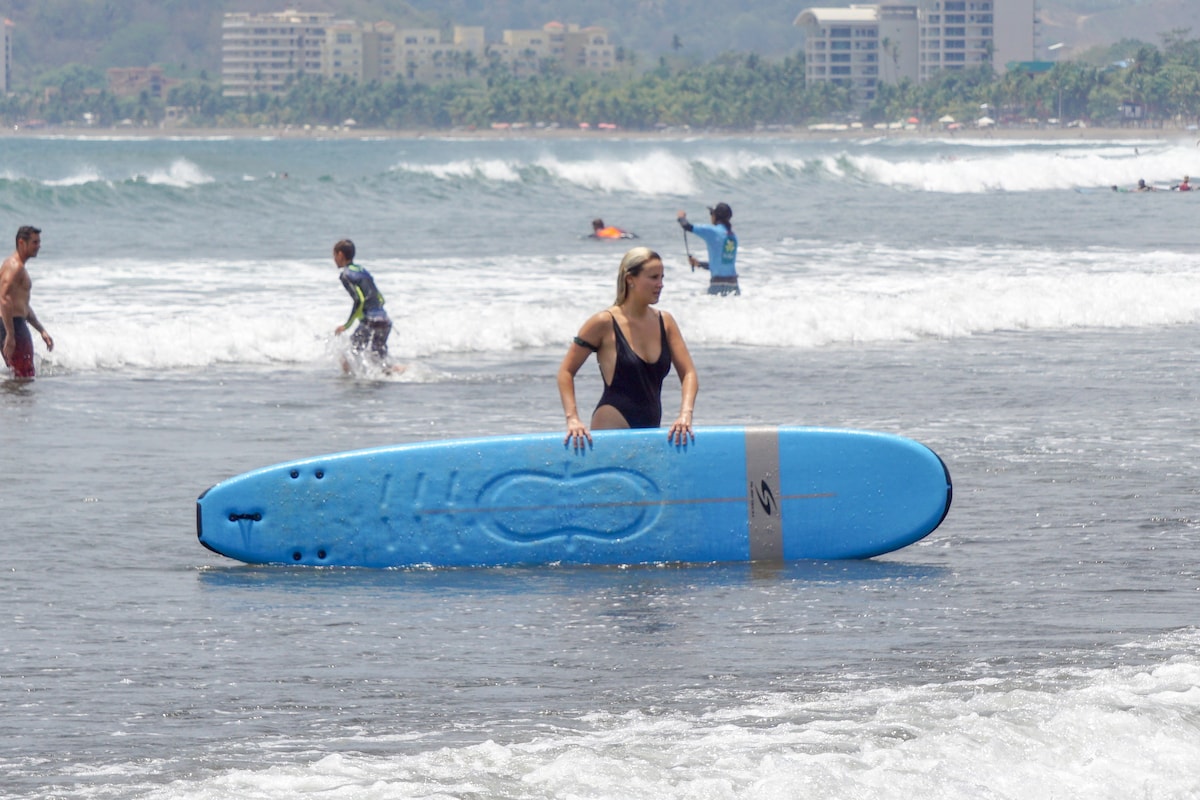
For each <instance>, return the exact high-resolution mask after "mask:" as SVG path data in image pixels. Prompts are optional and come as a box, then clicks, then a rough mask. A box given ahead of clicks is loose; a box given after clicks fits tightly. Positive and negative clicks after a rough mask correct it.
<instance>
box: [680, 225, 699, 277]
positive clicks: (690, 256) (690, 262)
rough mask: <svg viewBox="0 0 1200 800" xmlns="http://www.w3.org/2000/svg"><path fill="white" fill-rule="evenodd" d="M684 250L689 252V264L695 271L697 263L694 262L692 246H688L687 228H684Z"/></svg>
mask: <svg viewBox="0 0 1200 800" xmlns="http://www.w3.org/2000/svg"><path fill="white" fill-rule="evenodd" d="M683 251H684V252H685V253H687V257H688V265H689V266H691V268H692V272H695V271H696V265H695V264H693V263H692V248H690V247H689V246H688V238H687V228H684V229H683Z"/></svg>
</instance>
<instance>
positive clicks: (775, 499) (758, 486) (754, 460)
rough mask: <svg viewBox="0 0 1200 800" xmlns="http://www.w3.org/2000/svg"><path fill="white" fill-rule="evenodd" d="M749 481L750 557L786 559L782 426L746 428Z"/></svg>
mask: <svg viewBox="0 0 1200 800" xmlns="http://www.w3.org/2000/svg"><path fill="white" fill-rule="evenodd" d="M746 483H747V487H746V491H747V492H748V497H747V500H748V502H747V503H746V505H747V513H748V514H749V525H750V560H751V561H782V560H783V506H782V505H781V504H780V500H781V499H782V495H781V494H780V487H779V429H778V428H746Z"/></svg>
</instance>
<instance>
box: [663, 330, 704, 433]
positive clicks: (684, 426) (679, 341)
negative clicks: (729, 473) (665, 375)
mask: <svg viewBox="0 0 1200 800" xmlns="http://www.w3.org/2000/svg"><path fill="white" fill-rule="evenodd" d="M663 321H664V323H665V324H666V328H667V344H668V345H669V346H670V348H671V364H672V365H673V366H674V367H675V372H676V373H678V375H679V395H680V401H679V416H678V417H676V418H675V422H674V423H672V425H671V430H669V431H668V432H667V440H668V441H673V442H675V444H677V445H682V444H687V443H688V439H689V438H690V439H691V440H692V441H695V440H696V434H695V432H694V431H693V430H692V410H693V409H694V408H695V407H696V395H697V394H698V393H699V392H700V378H699V377H698V376H697V375H696V365H695V364H694V363H692V354H691V353H689V352H688V347H687V342H685V341H684V340H683V334H682V333H680V331H679V326H678V325H677V324H675V318H674V317H672V316H671V315H670V314H668V313H667V312H665V311H664V312H663Z"/></svg>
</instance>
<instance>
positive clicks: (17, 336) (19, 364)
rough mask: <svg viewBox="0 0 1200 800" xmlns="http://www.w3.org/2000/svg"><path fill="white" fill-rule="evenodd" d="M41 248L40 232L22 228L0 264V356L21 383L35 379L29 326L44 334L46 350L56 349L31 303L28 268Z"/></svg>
mask: <svg viewBox="0 0 1200 800" xmlns="http://www.w3.org/2000/svg"><path fill="white" fill-rule="evenodd" d="M41 248H42V232H41V230H40V229H38V228H35V227H33V226H32V225H23V226H21V227H20V228H19V229H18V230H17V249H16V251H15V252H14V253H13V254H12V255H11V256H9V257H8V258H6V259H4V263H3V264H0V317H2V318H3V321H4V324H3V326H0V353H3V355H4V363H5V364H6V365H8V366H9V367H11V368H12V371H13V375H14V376H15V377H17V378H21V379H22V380H28V379H32V378H33V376H34V368H33V337H32V336H30V335H29V326H33V329H34V330H35V331H37V332H38V333H39V334H41V336H42V341H43V342H44V343H45V345H46V349H47V350H53V349H54V340H53V339H52V338H50V334H48V333H46V329H45V328H43V327H42V323H41V322H39V321H38V318H37V314H35V313H33V306H32V305H30V303H29V295H30V293H31V291H32V289H33V279H32V278H30V277H29V270H28V269H27V267H26V265H27V264H28V263H29V261H30V260H31V259H34V258H37V254H38V251H39V250H41Z"/></svg>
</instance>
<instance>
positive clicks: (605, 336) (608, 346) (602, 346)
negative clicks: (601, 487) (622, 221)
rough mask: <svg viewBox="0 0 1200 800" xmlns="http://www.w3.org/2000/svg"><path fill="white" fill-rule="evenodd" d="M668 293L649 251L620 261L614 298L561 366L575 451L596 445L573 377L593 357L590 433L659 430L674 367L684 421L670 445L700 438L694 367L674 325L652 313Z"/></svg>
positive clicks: (672, 433)
mask: <svg viewBox="0 0 1200 800" xmlns="http://www.w3.org/2000/svg"><path fill="white" fill-rule="evenodd" d="M662 288H663V263H662V258H661V257H659V255H658V253H656V252H654V251H653V250H651V249H650V248H648V247H635V248H633V249H632V250H630V251H629V252H628V253H626V254H625V257H624V258H622V259H621V267H620V269H619V270H618V271H617V300H616V302H615V303H614V304H613V305H612V306H611V307H609V308H607V309H605V310H604V311H601V312H599V313H597V314H595V315H593V316H592V317H591V318H590V319H588V321H587V322H585V323H583V327H582V328H580V329H579V335H578V336H576V337H575V341H574V342H573V343H572V344H571V346H570V347H569V348H568V350H567V354H566V356H564V357H563V360H562V364H561V365H559V368H558V394H559V397H560V398H561V399H562V405H563V411H564V412H565V413H566V415H567V436H566V439H564V443H567V442H569V443H570V444H572V445H573V446H574V447H575V448H577V449H578V448H581V447H585V446H587V445H589V444H591V442H592V435H591V433H590V432H589V430H588V426H586V425H584V424H583V421H582V420H581V419H580V418H579V410H578V408H577V407H576V403H575V375H576V373H578V372H579V368H580V367H582V366H583V364H584V362H585V361H587V360H588V357H589V356H590V355H591V354H592V353H595V354H596V361H597V362H598V364H599V366H600V377H601V378H603V379H604V394H603V395H601V397H600V402H599V404H598V405H597V406H596V410H595V411H594V412H592V422H591V427H592V430H605V429H612V428H657V427H658V426H659V425H660V424H661V423H662V384H663V379H664V378H666V377H667V373H668V372H670V371H671V366H672V365H674V367H675V372H676V374H678V375H679V383H680V395H681V400H680V405H679V416H678V417H676V419H675V422H674V423H672V425H671V429H670V430H669V431H668V432H667V439H668V440H670V441H672V442H674V443H675V444H686V443H687V441H688V440H689V438H690V439H692V440H694V439H695V434H694V433H693V431H692V408H693V407H694V406H695V404H696V393H697V392H698V391H699V389H700V382H699V379H698V378H697V377H696V367H695V365H694V364H693V363H692V356H691V354H690V353H688V349H687V344H686V343H685V342H684V341H683V334H681V333H680V332H679V326H678V325H677V324H675V319H674V318H673V317H672V316H671V315H670V314H668V313H667V312H665V311H656V310H655V309H653V308H651V306H653V305H654V304H655V303H657V302H658V297H659V295H660V294H662Z"/></svg>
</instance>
